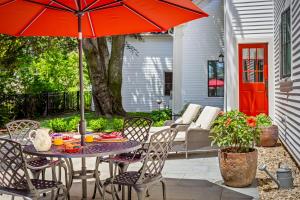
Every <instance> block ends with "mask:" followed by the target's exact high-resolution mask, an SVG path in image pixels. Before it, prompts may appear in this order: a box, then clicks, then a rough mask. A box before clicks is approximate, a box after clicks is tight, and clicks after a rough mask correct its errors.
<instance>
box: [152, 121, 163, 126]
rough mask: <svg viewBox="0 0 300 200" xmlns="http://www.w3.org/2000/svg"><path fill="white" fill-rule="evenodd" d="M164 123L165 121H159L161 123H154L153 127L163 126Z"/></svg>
mask: <svg viewBox="0 0 300 200" xmlns="http://www.w3.org/2000/svg"><path fill="white" fill-rule="evenodd" d="M164 123H165V120H161V121H158V122H154V123H153V126H156V127H159V126H163V125H164Z"/></svg>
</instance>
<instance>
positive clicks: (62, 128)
mask: <svg viewBox="0 0 300 200" xmlns="http://www.w3.org/2000/svg"><path fill="white" fill-rule="evenodd" d="M49 126H50V128H51V129H52V130H53V131H54V132H67V131H70V127H69V125H68V122H67V121H66V120H65V119H63V118H56V119H53V120H51V121H50V122H49Z"/></svg>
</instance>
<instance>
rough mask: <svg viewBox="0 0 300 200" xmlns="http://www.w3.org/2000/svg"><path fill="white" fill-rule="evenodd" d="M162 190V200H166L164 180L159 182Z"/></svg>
mask: <svg viewBox="0 0 300 200" xmlns="http://www.w3.org/2000/svg"><path fill="white" fill-rule="evenodd" d="M160 182H161V185H162V190H163V200H167V191H166V190H167V188H166V182H165V181H164V180H161V181H160Z"/></svg>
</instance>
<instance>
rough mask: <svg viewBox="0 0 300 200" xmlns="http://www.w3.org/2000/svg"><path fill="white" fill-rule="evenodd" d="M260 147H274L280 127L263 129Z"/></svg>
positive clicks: (273, 126) (274, 126)
mask: <svg viewBox="0 0 300 200" xmlns="http://www.w3.org/2000/svg"><path fill="white" fill-rule="evenodd" d="M260 129H261V133H260V146H263V147H274V146H276V144H277V140H278V126H276V125H272V126H270V127H261V128H260Z"/></svg>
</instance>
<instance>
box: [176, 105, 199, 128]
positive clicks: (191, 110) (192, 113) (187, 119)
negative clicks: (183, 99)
mask: <svg viewBox="0 0 300 200" xmlns="http://www.w3.org/2000/svg"><path fill="white" fill-rule="evenodd" d="M200 109H201V105H198V104H192V103H191V104H189V106H188V107H187V109H186V110H185V111H184V113H183V114H182V116H181V117H180V118H178V119H177V120H176V121H175V123H183V124H190V123H191V122H192V121H194V119H195V118H196V117H197V114H198V113H199V111H200Z"/></svg>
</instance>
